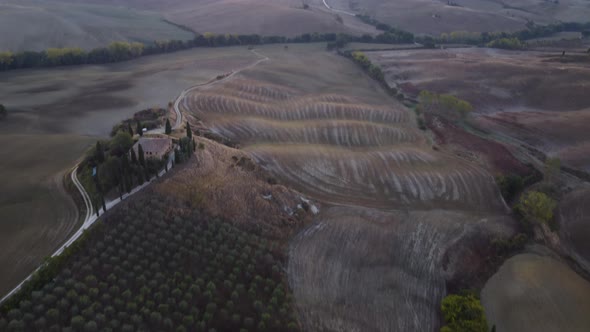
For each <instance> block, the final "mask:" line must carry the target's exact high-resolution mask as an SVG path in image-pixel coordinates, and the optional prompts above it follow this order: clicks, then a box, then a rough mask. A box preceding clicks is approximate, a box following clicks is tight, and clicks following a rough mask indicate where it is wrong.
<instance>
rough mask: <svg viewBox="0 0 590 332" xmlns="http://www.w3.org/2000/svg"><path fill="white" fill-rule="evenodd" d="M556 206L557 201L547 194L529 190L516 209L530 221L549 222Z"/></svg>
mask: <svg viewBox="0 0 590 332" xmlns="http://www.w3.org/2000/svg"><path fill="white" fill-rule="evenodd" d="M556 207H557V202H555V200H553V199H552V198H550V197H549V196H547V195H546V194H544V193H542V192H538V191H529V192H527V193H526V194H524V195H523V196H522V197H521V198H520V200H519V202H518V205H517V206H516V209H517V210H518V212H520V213H521V214H522V216H523V217H524V219H525V220H526V221H528V222H537V223H544V224H549V222H550V221H552V220H553V211H554V210H555V208H556Z"/></svg>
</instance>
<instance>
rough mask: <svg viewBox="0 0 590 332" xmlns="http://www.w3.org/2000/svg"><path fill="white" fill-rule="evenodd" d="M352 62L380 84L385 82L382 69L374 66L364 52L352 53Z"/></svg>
mask: <svg viewBox="0 0 590 332" xmlns="http://www.w3.org/2000/svg"><path fill="white" fill-rule="evenodd" d="M352 60H353V61H354V62H356V63H357V64H358V65H359V66H361V67H362V68H363V69H364V70H365V71H366V72H367V73H369V76H371V77H372V78H373V79H375V80H377V81H380V82H381V81H384V80H385V75H383V71H381V67H379V66H377V65H375V64H373V63H372V62H371V60H369V58H368V57H367V56H366V55H365V54H364V53H363V52H352Z"/></svg>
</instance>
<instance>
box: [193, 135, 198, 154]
mask: <svg viewBox="0 0 590 332" xmlns="http://www.w3.org/2000/svg"><path fill="white" fill-rule="evenodd" d="M195 151H197V144H195V139H194V138H193V152H195Z"/></svg>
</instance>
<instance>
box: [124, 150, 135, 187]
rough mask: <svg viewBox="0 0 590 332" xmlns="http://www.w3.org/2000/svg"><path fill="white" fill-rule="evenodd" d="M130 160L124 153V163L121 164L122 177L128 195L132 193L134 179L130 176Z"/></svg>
mask: <svg viewBox="0 0 590 332" xmlns="http://www.w3.org/2000/svg"><path fill="white" fill-rule="evenodd" d="M129 168H130V167H129V159H127V154H126V153H124V154H123V156H122V163H121V174H122V175H121V177H122V178H123V180H124V184H125V191H126V192H127V193H130V192H131V189H132V187H133V179H132V178H131V176H129V173H130V172H129Z"/></svg>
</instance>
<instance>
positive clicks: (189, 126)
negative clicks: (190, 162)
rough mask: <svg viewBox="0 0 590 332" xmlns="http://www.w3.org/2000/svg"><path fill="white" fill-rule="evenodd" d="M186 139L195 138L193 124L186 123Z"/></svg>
mask: <svg viewBox="0 0 590 332" xmlns="http://www.w3.org/2000/svg"><path fill="white" fill-rule="evenodd" d="M186 137H188V138H193V131H192V130H191V124H190V123H188V121H187V122H186Z"/></svg>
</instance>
